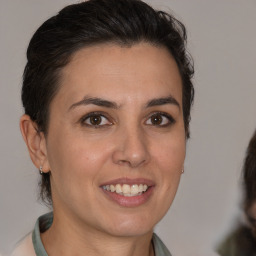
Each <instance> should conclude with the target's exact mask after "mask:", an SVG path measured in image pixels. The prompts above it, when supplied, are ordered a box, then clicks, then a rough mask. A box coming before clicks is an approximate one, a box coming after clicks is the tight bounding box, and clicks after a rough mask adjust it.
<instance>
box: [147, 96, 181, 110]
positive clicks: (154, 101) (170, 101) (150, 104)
mask: <svg viewBox="0 0 256 256" xmlns="http://www.w3.org/2000/svg"><path fill="white" fill-rule="evenodd" d="M166 104H173V105H176V106H177V107H178V108H179V109H180V104H179V103H178V101H177V100H176V99H175V98H174V97H173V96H168V97H166V98H157V99H152V100H150V101H149V102H148V103H147V104H146V107H154V106H161V105H166Z"/></svg>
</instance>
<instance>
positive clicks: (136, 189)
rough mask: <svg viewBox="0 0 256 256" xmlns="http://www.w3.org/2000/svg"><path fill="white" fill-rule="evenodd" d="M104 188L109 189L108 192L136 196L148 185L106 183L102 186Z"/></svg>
mask: <svg viewBox="0 0 256 256" xmlns="http://www.w3.org/2000/svg"><path fill="white" fill-rule="evenodd" d="M103 189H104V190H107V191H110V192H112V193H113V192H116V193H117V194H120V195H123V196H138V195H141V194H142V193H143V192H146V191H147V189H148V186H147V185H145V184H139V185H138V184H133V185H128V184H123V185H120V184H116V185H112V184H111V185H106V186H103Z"/></svg>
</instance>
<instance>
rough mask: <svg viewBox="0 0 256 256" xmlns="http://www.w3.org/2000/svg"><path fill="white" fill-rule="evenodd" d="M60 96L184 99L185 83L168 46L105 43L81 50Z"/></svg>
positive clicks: (62, 83) (65, 72) (67, 71)
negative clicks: (155, 96) (168, 95)
mask: <svg viewBox="0 0 256 256" xmlns="http://www.w3.org/2000/svg"><path fill="white" fill-rule="evenodd" d="M60 87H61V88H60V91H59V94H60V95H61V94H62V96H64V94H67V93H68V95H69V100H71V101H75V100H77V99H79V98H81V97H83V96H84V95H86V94H93V95H91V96H95V97H97V96H99V97H102V96H106V97H111V99H113V97H114V98H115V99H116V100H121V101H123V100H125V99H127V98H128V97H136V96H137V97H139V98H141V96H142V95H141V94H143V96H144V97H145V98H146V97H147V98H150V97H152V95H153V94H164V95H166V94H174V95H176V97H178V98H181V97H182V96H181V91H182V82H181V77H180V74H179V70H178V67H177V64H176V62H175V60H174V58H173V57H172V56H171V54H170V53H169V51H168V50H167V49H165V48H164V47H156V46H152V45H150V44H148V43H139V44H135V45H133V46H131V47H122V46H119V45H116V44H104V45H96V46H91V47H86V48H83V49H81V50H79V51H77V52H76V53H75V54H74V55H73V57H72V59H71V61H70V62H69V64H67V66H66V67H64V68H63V70H62V74H61V81H60Z"/></svg>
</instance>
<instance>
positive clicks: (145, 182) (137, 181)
mask: <svg viewBox="0 0 256 256" xmlns="http://www.w3.org/2000/svg"><path fill="white" fill-rule="evenodd" d="M117 184H128V185H133V184H138V185H139V184H143V185H147V186H148V187H151V186H154V185H155V183H154V182H153V181H152V180H149V179H145V178H136V179H131V178H127V177H124V178H118V179H113V180H109V181H107V182H104V183H102V184H101V185H100V187H102V186H106V185H117Z"/></svg>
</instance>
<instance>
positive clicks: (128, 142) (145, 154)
mask: <svg viewBox="0 0 256 256" xmlns="http://www.w3.org/2000/svg"><path fill="white" fill-rule="evenodd" d="M148 144H149V143H148V141H147V138H146V136H145V134H144V133H143V131H141V130H140V129H139V128H134V129H129V128H128V127H126V128H125V129H123V130H122V131H119V136H118V137H117V138H116V147H115V150H114V152H113V162H114V163H115V164H118V165H122V166H128V167H130V168H136V167H140V166H142V165H144V164H146V163H147V162H148V161H149V157H150V154H149V150H148V149H149V148H148V146H149V145H148Z"/></svg>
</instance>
